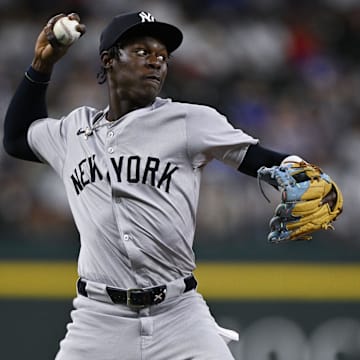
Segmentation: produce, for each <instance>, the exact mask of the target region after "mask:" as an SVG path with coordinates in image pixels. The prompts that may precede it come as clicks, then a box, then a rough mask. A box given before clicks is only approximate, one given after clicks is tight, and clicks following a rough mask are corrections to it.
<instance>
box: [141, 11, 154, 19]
mask: <svg viewBox="0 0 360 360" xmlns="http://www.w3.org/2000/svg"><path fill="white" fill-rule="evenodd" d="M139 16H140V17H141V22H146V21H148V22H154V21H155V18H154V17H153V16H152V15H151V14H150V13H149V12H145V11H142V12H141V13H139Z"/></svg>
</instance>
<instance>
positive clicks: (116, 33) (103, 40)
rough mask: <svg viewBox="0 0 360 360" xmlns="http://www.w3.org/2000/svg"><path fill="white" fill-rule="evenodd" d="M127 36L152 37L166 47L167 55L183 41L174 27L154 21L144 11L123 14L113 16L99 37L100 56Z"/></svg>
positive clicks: (180, 33)
mask: <svg viewBox="0 0 360 360" xmlns="http://www.w3.org/2000/svg"><path fill="white" fill-rule="evenodd" d="M128 36H152V37H154V38H156V39H159V40H160V41H161V42H162V43H164V45H165V46H166V48H167V50H168V52H169V53H171V52H173V51H174V50H175V49H177V48H178V47H179V46H180V44H181V42H182V39H183V34H182V32H181V31H180V30H179V29H178V28H177V27H175V26H173V25H170V24H167V23H163V22H159V21H156V20H155V18H154V17H153V16H152V15H151V14H150V13H149V12H146V11H141V12H135V13H124V14H119V15H117V16H115V17H114V18H113V19H112V20H111V22H110V23H109V25H108V26H107V27H106V28H105V29H104V30H103V31H102V33H101V36H100V46H99V52H100V54H101V53H102V52H103V51H105V50H108V49H110V48H111V47H112V46H114V45H115V44H116V43H118V42H119V41H121V40H122V39H125V38H126V37H128Z"/></svg>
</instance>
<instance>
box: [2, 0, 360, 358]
mask: <svg viewBox="0 0 360 360" xmlns="http://www.w3.org/2000/svg"><path fill="white" fill-rule="evenodd" d="M138 9H141V10H148V11H150V12H153V13H154V14H155V15H156V17H157V18H158V19H159V20H164V21H169V22H173V23H175V24H177V25H178V26H180V27H181V28H182V29H183V31H184V35H185V39H184V43H183V46H182V47H181V48H180V50H179V51H178V52H176V53H174V56H173V58H172V60H171V64H170V72H169V78H168V83H167V85H166V87H165V89H164V91H163V95H164V96H169V97H172V98H174V99H177V100H180V101H182V100H183V101H190V102H194V103H203V104H209V105H212V106H214V107H216V108H217V109H218V110H219V111H220V112H222V113H223V114H225V115H227V116H228V117H229V119H230V120H231V122H233V123H234V125H235V126H238V127H241V128H242V129H244V130H245V131H247V132H248V133H250V134H252V135H254V136H256V137H258V138H260V140H261V143H262V144H263V145H265V146H267V147H270V148H273V149H275V150H279V151H287V152H291V153H295V154H299V155H302V156H303V157H304V158H305V159H308V160H310V161H311V162H313V163H316V164H320V165H321V167H322V168H323V170H325V171H326V172H328V173H329V174H331V175H332V177H333V178H334V179H335V180H336V181H337V183H338V184H339V185H340V187H341V188H342V190H343V192H344V198H345V207H344V213H343V215H342V216H341V218H340V219H339V220H337V221H336V223H335V226H336V231H335V232H331V231H328V232H319V233H317V234H316V235H315V236H314V240H313V241H310V242H298V243H292V244H283V245H276V246H274V245H269V244H267V242H266V235H267V232H268V227H267V223H268V219H269V218H270V216H271V214H272V211H273V209H274V206H275V204H276V201H277V194H276V192H275V191H273V190H272V189H270V188H266V189H265V191H266V192H267V194H268V196H270V198H271V199H272V203H271V204H268V203H267V202H266V201H265V199H264V198H263V197H262V195H261V193H260V191H259V189H258V186H257V183H256V181H255V180H254V179H252V178H248V177H246V176H244V175H242V174H239V173H236V172H234V171H233V170H232V169H228V168H226V167H225V166H223V165H221V164H220V163H218V162H214V163H212V164H211V165H210V166H208V167H207V169H206V170H205V176H204V179H203V188H202V193H201V199H200V209H199V216H198V231H197V235H196V242H195V251H196V256H197V259H198V264H199V266H198V270H197V275H198V277H199V279H200V291H202V293H203V294H204V296H205V298H206V299H207V300H208V302H209V304H210V305H211V309H212V311H213V313H214V315H215V316H216V318H217V319H218V322H219V323H220V324H221V325H223V326H228V327H230V328H234V329H237V330H239V332H240V333H241V341H240V342H239V343H237V344H233V345H232V351H233V353H234V356H235V358H236V359H238V360H280V359H281V360H283V359H286V360H298V359H299V360H300V359H301V360H310V359H311V360H333V359H334V360H335V359H337V360H340V359H342V360H350V359H351V360H355V359H360V307H359V305H360V280H359V279H360V263H359V260H360V238H359V236H358V234H359V228H360V221H359V215H360V191H359V175H360V156H359V155H360V96H359V94H360V66H359V61H360V1H359V0H311V1H310V0H309V1H307V0H303V1H295V0H292V1H291V0H197V1H192V0H178V1H165V0H148V1H145V0H143V1H141V0H131V1H130V0H117V1H114V0H102V1H86V0H62V1H58V0H53V1H45V0H37V1H30V0H22V1H21V0H0V23H1V25H0V42H1V44H3V45H2V50H1V51H0V78H1V81H0V111H1V120H0V121H1V122H2V121H3V115H4V113H5V111H6V108H7V105H8V103H9V100H10V98H11V96H12V94H13V92H14V89H15V87H16V85H17V84H18V82H19V81H20V79H21V78H22V76H23V72H24V71H25V69H26V68H27V67H28V65H29V64H30V62H31V59H32V54H33V47H34V41H35V39H36V37H37V35H38V33H39V31H40V29H41V27H42V25H43V24H45V23H46V21H47V20H48V19H49V18H50V17H51V16H53V15H55V14H57V13H59V12H65V13H68V12H73V11H76V12H78V13H79V14H80V15H81V17H82V20H83V22H84V23H85V24H86V25H87V30H88V31H87V34H86V36H84V37H83V38H82V39H81V40H80V41H79V42H78V43H77V44H76V46H74V47H73V48H71V49H70V51H69V54H68V56H67V57H66V58H64V59H63V61H62V62H61V63H59V64H58V66H57V68H56V70H55V72H54V75H53V80H52V84H51V86H50V89H49V94H48V100H49V111H50V114H52V115H53V116H54V117H56V116H60V115H62V114H67V113H68V112H70V111H71V110H72V109H73V108H74V107H76V106H79V105H82V104H86V105H92V106H95V107H96V106H97V107H100V108H102V107H104V106H105V105H106V89H105V87H102V88H100V86H99V85H97V83H96V73H97V71H98V68H99V63H98V56H97V46H98V37H99V32H100V30H101V29H102V27H103V26H104V24H106V23H107V22H108V21H109V20H110V19H111V18H112V16H113V15H115V14H116V13H119V12H121V11H127V10H138ZM0 135H1V137H2V126H1V127H0ZM0 188H1V191H0V239H1V241H0V319H1V327H0V345H1V346H0V358H1V359H6V360H18V359H24V358H27V359H37V360H42V359H44V360H45V359H51V358H53V356H54V354H55V353H56V351H57V346H58V341H59V339H61V338H62V337H63V335H64V333H65V325H66V323H67V322H68V321H69V312H70V310H71V307H72V303H71V299H72V296H74V293H75V285H74V282H75V279H76V257H77V252H78V240H77V233H76V230H75V228H74V225H73V222H72V218H71V215H70V212H69V209H68V206H67V203H66V201H65V199H64V193H63V188H62V184H61V183H60V182H59V180H58V179H57V178H56V177H55V175H54V173H53V172H52V171H51V170H50V169H48V168H46V167H44V166H41V165H36V164H30V163H26V162H22V161H18V160H14V159H11V158H9V157H8V156H7V155H6V154H5V153H4V152H3V150H2V148H1V149H0ZM200 336H201V335H200ZM134 360H137V359H134Z"/></svg>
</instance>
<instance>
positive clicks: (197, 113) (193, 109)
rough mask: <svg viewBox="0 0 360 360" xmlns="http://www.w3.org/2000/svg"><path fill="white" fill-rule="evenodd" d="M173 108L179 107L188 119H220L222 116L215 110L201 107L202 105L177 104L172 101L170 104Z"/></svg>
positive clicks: (205, 106)
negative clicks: (203, 117) (202, 117)
mask: <svg viewBox="0 0 360 360" xmlns="http://www.w3.org/2000/svg"><path fill="white" fill-rule="evenodd" d="M172 104H173V105H174V106H177V107H179V108H180V109H182V110H183V111H185V112H186V113H187V115H188V117H190V118H192V117H201V116H206V117H222V116H223V115H222V114H220V113H219V112H218V110H216V109H215V108H213V107H211V106H208V105H203V104H194V103H190V102H178V101H174V102H172Z"/></svg>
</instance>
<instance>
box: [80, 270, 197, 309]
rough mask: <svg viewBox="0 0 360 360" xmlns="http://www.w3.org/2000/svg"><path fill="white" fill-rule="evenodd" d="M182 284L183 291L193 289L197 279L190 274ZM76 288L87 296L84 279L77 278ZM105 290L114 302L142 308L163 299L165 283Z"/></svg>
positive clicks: (108, 287) (158, 302)
mask: <svg viewBox="0 0 360 360" xmlns="http://www.w3.org/2000/svg"><path fill="white" fill-rule="evenodd" d="M184 284H185V288H184V291H183V292H184V293H185V292H187V291H190V290H193V289H195V288H196V286H197V281H196V279H195V277H194V275H190V276H188V277H186V278H184ZM77 289H78V293H79V294H80V295H83V296H86V297H88V293H87V291H86V281H85V280H82V279H79V280H78V282H77ZM106 292H107V294H108V295H109V297H110V299H111V300H112V302H113V303H114V304H125V305H127V306H129V307H134V308H144V307H147V306H150V305H156V304H160V303H161V302H163V301H164V300H165V295H166V285H160V286H155V287H151V288H145V289H128V290H123V289H118V288H113V287H110V286H107V287H106Z"/></svg>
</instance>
